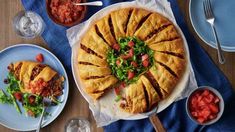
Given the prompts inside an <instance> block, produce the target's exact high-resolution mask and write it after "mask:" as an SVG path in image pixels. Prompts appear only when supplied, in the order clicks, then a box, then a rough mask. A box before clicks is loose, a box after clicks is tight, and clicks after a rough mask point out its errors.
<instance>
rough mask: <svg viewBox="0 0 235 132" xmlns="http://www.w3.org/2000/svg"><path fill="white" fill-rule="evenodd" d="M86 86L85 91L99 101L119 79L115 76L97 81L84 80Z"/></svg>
mask: <svg viewBox="0 0 235 132" xmlns="http://www.w3.org/2000/svg"><path fill="white" fill-rule="evenodd" d="M82 81H83V84H84V86H85V88H84V90H85V92H87V93H88V94H90V96H91V97H92V98H94V99H98V98H99V97H100V96H101V95H102V94H103V93H104V91H105V90H107V89H109V88H110V87H111V86H113V85H114V84H116V83H117V81H118V80H117V79H116V78H115V77H114V76H113V75H108V76H105V77H102V78H96V79H82Z"/></svg>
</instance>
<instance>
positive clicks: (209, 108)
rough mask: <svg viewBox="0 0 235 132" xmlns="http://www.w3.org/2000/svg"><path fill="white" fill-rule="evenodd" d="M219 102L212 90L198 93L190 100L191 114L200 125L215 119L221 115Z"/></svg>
mask: <svg viewBox="0 0 235 132" xmlns="http://www.w3.org/2000/svg"><path fill="white" fill-rule="evenodd" d="M219 101H220V100H219V98H218V97H217V96H216V95H215V94H214V93H213V92H212V91H210V90H203V91H197V92H196V93H194V94H193V95H192V96H191V98H190V100H189V110H190V113H191V115H192V116H193V117H194V118H195V119H196V120H197V121H198V122H199V123H204V122H207V121H209V120H212V119H215V118H216V117H217V114H218V113H219V104H218V103H219Z"/></svg>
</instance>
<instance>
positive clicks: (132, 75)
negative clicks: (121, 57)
mask: <svg viewBox="0 0 235 132" xmlns="http://www.w3.org/2000/svg"><path fill="white" fill-rule="evenodd" d="M134 76H135V73H134V72H133V71H128V77H127V78H128V79H129V80H131V79H132V78H134Z"/></svg>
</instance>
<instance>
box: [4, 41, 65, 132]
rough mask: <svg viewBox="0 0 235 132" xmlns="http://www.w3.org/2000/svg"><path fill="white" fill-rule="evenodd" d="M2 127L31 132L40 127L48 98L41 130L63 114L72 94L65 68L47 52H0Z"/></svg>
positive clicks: (28, 47)
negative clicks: (44, 100)
mask: <svg viewBox="0 0 235 132" xmlns="http://www.w3.org/2000/svg"><path fill="white" fill-rule="evenodd" d="M0 61H1V64H0V67H1V68H0V74H1V81H0V88H1V89H0V123H1V124H2V125H4V126H6V127H8V128H10V129H14V130H17V131H31V130H35V129H36V128H37V126H38V122H39V116H40V115H41V113H42V109H43V98H49V99H50V100H51V102H52V103H51V105H50V106H48V107H47V109H46V113H45V115H44V119H43V121H42V127H44V126H46V125H48V124H49V123H51V122H52V121H53V120H55V119H56V117H57V116H59V114H60V113H61V111H62V110H63V108H64V106H65V104H66V101H67V98H68V92H69V84H68V77H67V74H66V71H65V69H64V67H63V65H62V64H61V63H60V61H59V60H58V59H57V58H56V56H54V55H53V54H52V53H51V52H49V51H48V50H46V49H44V48H42V47H39V46H36V45H32V44H17V45H14V46H11V47H8V48H6V49H4V50H2V51H1V52H0Z"/></svg>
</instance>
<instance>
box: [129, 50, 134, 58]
mask: <svg viewBox="0 0 235 132" xmlns="http://www.w3.org/2000/svg"><path fill="white" fill-rule="evenodd" d="M133 56H134V49H133V48H131V49H130V50H129V57H130V58H131V57H133Z"/></svg>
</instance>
